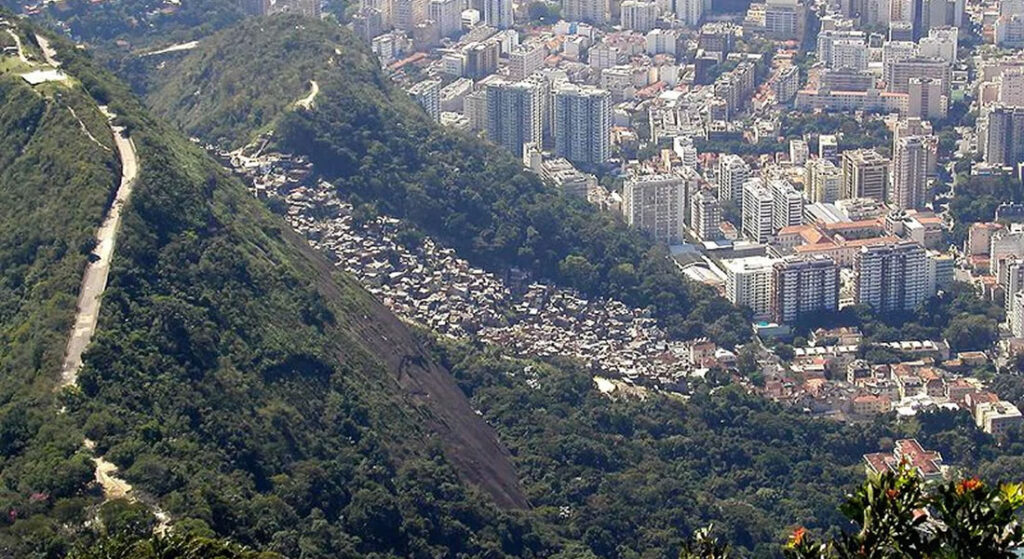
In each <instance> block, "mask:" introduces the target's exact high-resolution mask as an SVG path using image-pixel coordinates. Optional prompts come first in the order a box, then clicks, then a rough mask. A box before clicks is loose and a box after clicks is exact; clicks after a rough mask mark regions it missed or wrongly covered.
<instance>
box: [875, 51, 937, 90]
mask: <svg viewBox="0 0 1024 559" xmlns="http://www.w3.org/2000/svg"><path fill="white" fill-rule="evenodd" d="M891 72H892V76H891V78H892V81H890V82H887V83H886V89H887V90H888V91H891V92H894V93H909V92H910V79H911V78H934V79H936V80H939V84H940V85H939V87H940V92H941V94H942V95H948V92H949V81H950V66H949V63H948V62H946V61H945V60H943V59H941V58H924V57H920V56H916V57H913V58H905V59H903V60H898V61H896V62H893V63H892V67H891Z"/></svg>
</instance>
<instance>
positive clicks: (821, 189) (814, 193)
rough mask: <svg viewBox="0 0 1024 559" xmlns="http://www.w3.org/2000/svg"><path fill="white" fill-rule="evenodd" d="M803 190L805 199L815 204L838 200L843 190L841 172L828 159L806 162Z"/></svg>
mask: <svg viewBox="0 0 1024 559" xmlns="http://www.w3.org/2000/svg"><path fill="white" fill-rule="evenodd" d="M806 169H807V174H806V178H805V179H804V189H805V191H806V193H807V198H808V199H809V200H810V201H811V202H815V203H827V204H831V203H832V202H835V201H836V200H838V199H839V196H840V192H842V189H843V171H842V170H841V169H840V168H839V167H837V166H836V165H835V164H834V163H832V162H831V161H829V160H828V159H822V158H820V157H819V158H817V159H811V160H810V161H808V162H807V166H806Z"/></svg>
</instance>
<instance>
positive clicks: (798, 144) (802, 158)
mask: <svg viewBox="0 0 1024 559" xmlns="http://www.w3.org/2000/svg"><path fill="white" fill-rule="evenodd" d="M810 155H811V151H810V149H809V148H808V147H807V142H805V141H803V140H801V139H799V138H794V139H792V140H790V141H789V163H790V165H793V166H794V167H800V166H803V165H806V164H807V158H808V157H810Z"/></svg>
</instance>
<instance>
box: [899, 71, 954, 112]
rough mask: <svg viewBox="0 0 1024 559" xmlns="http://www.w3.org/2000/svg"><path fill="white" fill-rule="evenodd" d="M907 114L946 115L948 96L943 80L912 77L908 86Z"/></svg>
mask: <svg viewBox="0 0 1024 559" xmlns="http://www.w3.org/2000/svg"><path fill="white" fill-rule="evenodd" d="M907 88H908V91H907V93H908V94H909V95H910V97H909V99H907V116H911V117H918V118H933V119H941V118H945V117H946V110H947V109H946V105H947V98H946V96H945V95H944V94H943V91H942V82H941V81H939V80H937V79H935V78H910V82H909V85H908V86H907Z"/></svg>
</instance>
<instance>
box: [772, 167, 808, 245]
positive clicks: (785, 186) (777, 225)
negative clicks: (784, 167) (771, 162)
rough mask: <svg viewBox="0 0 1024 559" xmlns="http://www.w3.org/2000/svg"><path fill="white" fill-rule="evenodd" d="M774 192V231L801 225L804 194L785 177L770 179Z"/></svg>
mask: <svg viewBox="0 0 1024 559" xmlns="http://www.w3.org/2000/svg"><path fill="white" fill-rule="evenodd" d="M768 190H769V191H770V192H771V193H772V233H773V234H774V233H777V232H778V231H779V229H782V228H783V227H789V226H790V225H800V224H802V223H803V219H804V195H803V194H801V193H800V191H799V190H797V189H796V188H795V187H793V184H792V183H790V182H789V181H787V180H785V179H772V180H770V181H768Z"/></svg>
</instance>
